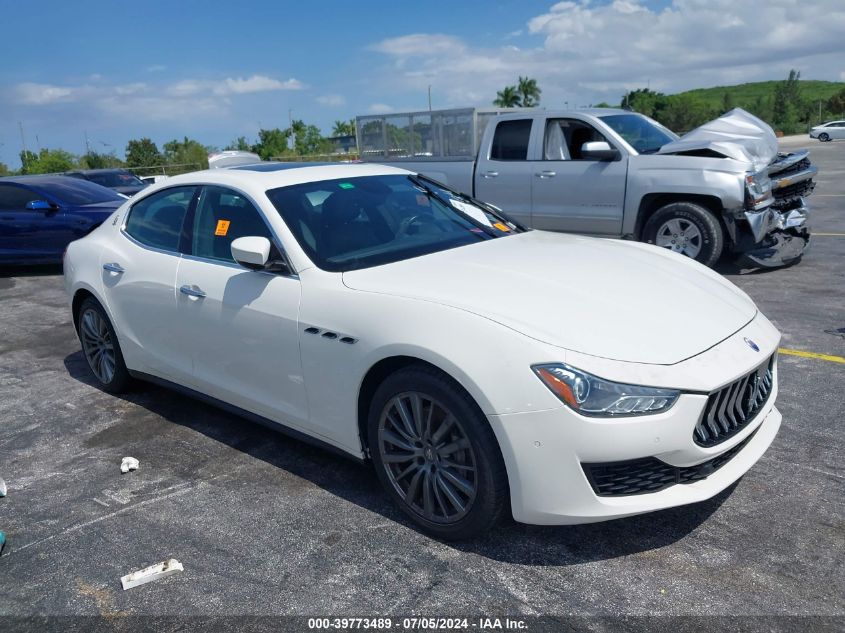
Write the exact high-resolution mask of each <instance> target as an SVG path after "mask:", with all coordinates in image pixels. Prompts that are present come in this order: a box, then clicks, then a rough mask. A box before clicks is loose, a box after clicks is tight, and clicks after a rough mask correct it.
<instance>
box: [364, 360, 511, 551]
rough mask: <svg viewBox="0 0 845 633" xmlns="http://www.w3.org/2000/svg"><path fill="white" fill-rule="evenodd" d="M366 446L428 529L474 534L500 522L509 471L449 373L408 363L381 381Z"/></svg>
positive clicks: (393, 492)
mask: <svg viewBox="0 0 845 633" xmlns="http://www.w3.org/2000/svg"><path fill="white" fill-rule="evenodd" d="M368 431H369V440H370V442H369V446H370V452H371V454H372V458H373V461H374V462H375V465H376V471H377V473H378V476H379V479H380V480H381V482H382V485H383V486H384V487H385V489H386V490H387V492H388V494H390V496H391V497H393V499H394V500H395V501H396V502H397V504H398V505H399V507H400V508H402V510H403V511H404V512H405V513H406V514H408V515H409V516H410V517H411V518H412V519H413V520H414V521H415V522H416V523H417V524H418V525H420V526H421V527H422V528H423V529H424V530H426V531H427V532H429V533H431V534H433V535H435V536H438V537H441V538H449V539H461V538H470V537H472V536H476V535H478V534H479V533H481V532H484V531H486V530H487V529H489V528H490V527H491V526H492V525H493V524H495V522H496V521H497V520H498V518H499V516H500V514H501V512H502V510H503V508H504V507H505V505H506V503H505V502H506V500H507V477H506V475H505V468H504V462H503V461H502V457H501V453H500V451H499V447H498V444H497V443H496V439H495V437H494V436H493V433H492V430H491V429H490V426H489V425H488V423H487V420H486V419H484V416H483V415H482V414H481V412H480V411H478V408H477V406H476V405H475V403H474V402H472V400H471V399H470V398H469V396H468V395H467V394H466V393H465V392H463V390H462V389H460V388H459V387H457V386H456V385H454V384H453V383H452V382H451V381H450V380H449V379H448V378H447V377H445V376H443V375H441V374H439V373H438V372H436V371H434V370H432V369H429V368H426V367H411V368H407V369H403V370H400V371H399V372H397V373H396V374H393V375H392V376H390V377H389V378H388V379H387V380H385V382H384V383H383V384H382V385H381V387H379V389H378V390H377V392H376V394H375V396H374V398H373V403H372V406H371V408H370V419H369V429H368Z"/></svg>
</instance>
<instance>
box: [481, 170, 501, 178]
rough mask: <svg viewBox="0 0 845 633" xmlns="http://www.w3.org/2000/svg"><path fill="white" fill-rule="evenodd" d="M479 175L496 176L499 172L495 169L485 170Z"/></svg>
mask: <svg viewBox="0 0 845 633" xmlns="http://www.w3.org/2000/svg"><path fill="white" fill-rule="evenodd" d="M481 175H482V177H484V178H495V177H496V176H498V175H499V172H497V171H485V172H484V173H483V174H481Z"/></svg>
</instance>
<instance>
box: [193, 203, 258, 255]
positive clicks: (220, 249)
mask: <svg viewBox="0 0 845 633" xmlns="http://www.w3.org/2000/svg"><path fill="white" fill-rule="evenodd" d="M247 236H254V237H266V238H267V239H268V240H270V242H271V243H272V242H273V236H272V234H271V233H270V229H269V228H267V224H266V223H265V222H264V220H263V219H262V217H261V215H260V213H259V211H258V209H256V208H255V207H254V206H253V205H252V203H251V202H250V201H249V200H247V199H246V198H245V197H244V196H243V195H241V194H239V193H237V192H236V191H233V190H231V189H226V188H225V187H204V188H203V190H202V193H201V194H200V198H199V201H198V202H197V210H196V213H195V216H194V226H193V231H192V234H191V245H192V246H191V252H192V253H193V254H194V255H195V256H197V257H202V258H204V259H216V260H220V261H225V262H234V261H235V260H234V259H233V258H232V248H231V246H232V241H233V240H235V239H237V238H239V237H247Z"/></svg>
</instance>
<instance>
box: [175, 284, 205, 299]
mask: <svg viewBox="0 0 845 633" xmlns="http://www.w3.org/2000/svg"><path fill="white" fill-rule="evenodd" d="M179 292H181V293H182V294H183V295H188V296H189V297H199V298H200V299H202V298H203V297H204V296H205V293H204V292H203V291H202V290H200V289H199V287H198V286H187V285H185V286H182V287H181V288H179Z"/></svg>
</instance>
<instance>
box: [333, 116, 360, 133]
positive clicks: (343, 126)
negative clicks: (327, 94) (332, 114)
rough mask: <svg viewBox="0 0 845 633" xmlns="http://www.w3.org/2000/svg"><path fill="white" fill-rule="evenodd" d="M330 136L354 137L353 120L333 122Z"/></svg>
mask: <svg viewBox="0 0 845 633" xmlns="http://www.w3.org/2000/svg"><path fill="white" fill-rule="evenodd" d="M332 136H355V119H350V120H349V121H335V122H334V127H333V128H332Z"/></svg>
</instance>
